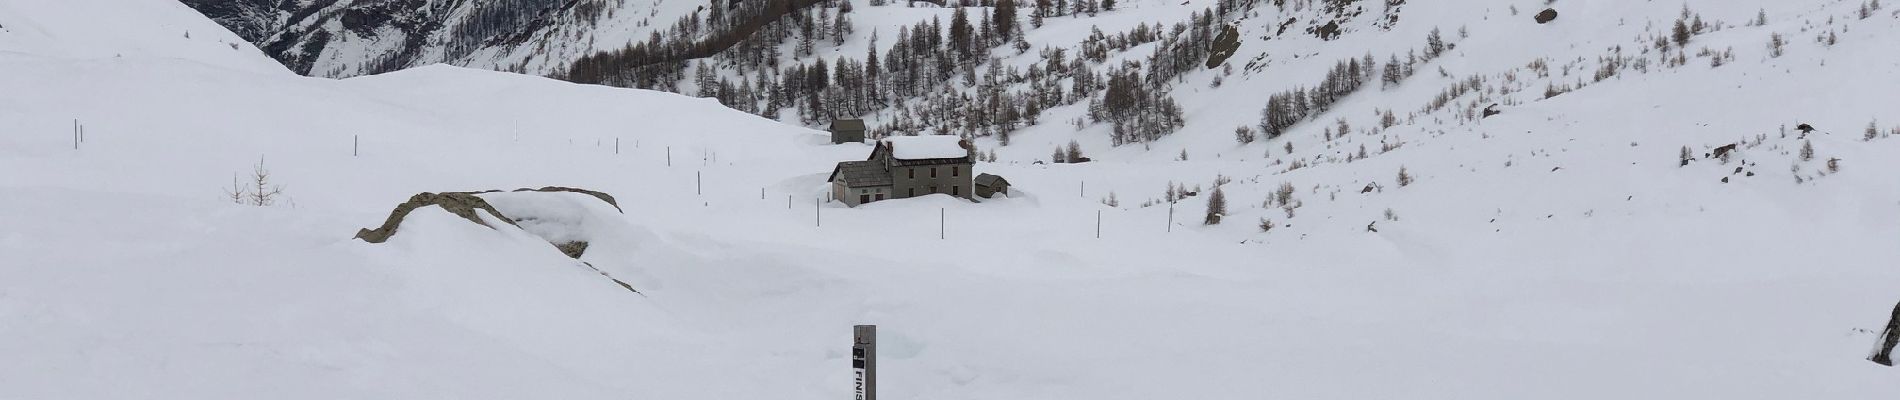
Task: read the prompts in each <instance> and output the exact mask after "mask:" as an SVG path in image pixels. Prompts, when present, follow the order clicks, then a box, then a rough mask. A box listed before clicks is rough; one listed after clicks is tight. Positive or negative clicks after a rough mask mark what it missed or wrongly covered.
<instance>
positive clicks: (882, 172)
mask: <svg viewBox="0 0 1900 400" xmlns="http://www.w3.org/2000/svg"><path fill="white" fill-rule="evenodd" d="M972 148H973V147H972V146H971V144H970V142H969V141H966V140H962V139H959V138H957V137H956V136H947V135H945V136H899V137H893V138H889V139H884V140H880V141H878V142H877V147H875V148H873V149H872V150H871V156H870V157H869V158H866V159H865V160H862V161H845V162H841V163H838V166H837V167H836V168H833V169H832V170H831V177H830V179H829V181H830V182H831V194H832V198H835V199H838V200H840V201H843V202H844V203H845V204H846V205H849V206H852V207H856V206H858V205H859V204H864V203H869V202H873V201H880V200H887V199H902V198H910V197H917V196H924V195H930V194H938V193H942V194H947V195H951V196H955V197H961V198H965V199H968V198H971V197H972V196H973V195H975V192H976V185H975V182H974V179H975V173H974V171H973V169H974V168H975V166H976V158H975V156H974V151H972V150H971V149H972Z"/></svg>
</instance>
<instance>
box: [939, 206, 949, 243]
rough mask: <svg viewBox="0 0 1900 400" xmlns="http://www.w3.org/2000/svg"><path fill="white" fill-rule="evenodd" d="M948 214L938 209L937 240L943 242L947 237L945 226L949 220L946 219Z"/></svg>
mask: <svg viewBox="0 0 1900 400" xmlns="http://www.w3.org/2000/svg"><path fill="white" fill-rule="evenodd" d="M946 213H947V212H946V211H944V209H942V208H938V209H937V240H943V239H944V237H945V236H944V229H943V225H944V221H946V220H948V218H945V217H944V216H945V215H946Z"/></svg>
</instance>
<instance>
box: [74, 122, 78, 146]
mask: <svg viewBox="0 0 1900 400" xmlns="http://www.w3.org/2000/svg"><path fill="white" fill-rule="evenodd" d="M73 150H79V119H78V118H74V119H73Z"/></svg>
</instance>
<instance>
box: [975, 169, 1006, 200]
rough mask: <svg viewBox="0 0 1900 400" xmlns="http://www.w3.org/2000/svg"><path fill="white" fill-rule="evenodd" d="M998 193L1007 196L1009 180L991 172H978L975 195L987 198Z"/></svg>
mask: <svg viewBox="0 0 1900 400" xmlns="http://www.w3.org/2000/svg"><path fill="white" fill-rule="evenodd" d="M998 193H1000V194H1002V195H1003V197H1009V180H1007V179H1003V177H1001V176H996V175H992V174H978V175H977V176H976V196H977V197H982V198H986V199H987V198H990V197H995V195H996V194H998Z"/></svg>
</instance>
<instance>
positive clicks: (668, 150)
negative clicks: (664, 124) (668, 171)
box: [666, 146, 673, 167]
mask: <svg viewBox="0 0 1900 400" xmlns="http://www.w3.org/2000/svg"><path fill="white" fill-rule="evenodd" d="M666 166H668V167H671V166H673V146H666Z"/></svg>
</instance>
